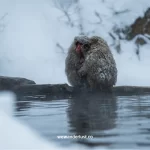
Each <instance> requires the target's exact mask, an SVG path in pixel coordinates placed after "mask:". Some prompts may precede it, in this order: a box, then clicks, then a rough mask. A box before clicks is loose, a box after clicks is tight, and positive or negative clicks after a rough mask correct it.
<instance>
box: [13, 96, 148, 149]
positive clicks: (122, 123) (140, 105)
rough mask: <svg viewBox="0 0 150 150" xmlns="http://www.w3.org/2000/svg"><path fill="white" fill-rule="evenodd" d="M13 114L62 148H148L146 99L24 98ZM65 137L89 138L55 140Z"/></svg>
mask: <svg viewBox="0 0 150 150" xmlns="http://www.w3.org/2000/svg"><path fill="white" fill-rule="evenodd" d="M31 100H32V101H31ZM41 100H42V101H41ZM15 114H16V116H17V118H19V119H20V120H21V121H23V122H24V123H25V124H27V125H29V126H30V127H31V128H33V129H34V130H36V131H37V132H38V133H39V134H40V135H41V136H43V137H45V138H46V139H48V140H49V141H50V140H52V141H54V142H55V143H57V144H58V145H61V146H65V147H66V146H73V145H76V144H81V145H85V146H94V147H95V148H98V147H99V148H100V147H106V148H119V149H120V148H121V149H127V148H130V149H131V148H133V149H135V148H136V149H141V148H142V149H143V148H149V147H150V128H149V124H150V95H133V96H108V95H103V96H100V95H84V94H83V95H80V96H77V97H76V98H74V99H64V100H53V101H48V99H47V100H46V101H44V99H40V100H38V98H33V99H29V98H27V99H24V101H20V102H19V101H18V102H17V105H16V113H15ZM68 135H87V136H88V135H90V136H93V138H89V139H79V138H77V139H58V138H57V136H68Z"/></svg>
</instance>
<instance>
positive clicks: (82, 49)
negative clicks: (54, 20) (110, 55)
mask: <svg viewBox="0 0 150 150" xmlns="http://www.w3.org/2000/svg"><path fill="white" fill-rule="evenodd" d="M74 43H75V51H76V53H77V54H78V55H79V56H80V58H85V56H86V54H87V52H88V51H89V50H90V47H91V41H90V39H89V38H88V37H87V36H77V37H75V38H74Z"/></svg>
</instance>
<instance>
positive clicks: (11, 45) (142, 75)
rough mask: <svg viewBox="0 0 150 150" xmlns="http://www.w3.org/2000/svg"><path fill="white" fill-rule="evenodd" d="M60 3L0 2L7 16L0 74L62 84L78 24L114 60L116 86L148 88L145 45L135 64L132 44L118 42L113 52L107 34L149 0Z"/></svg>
mask: <svg viewBox="0 0 150 150" xmlns="http://www.w3.org/2000/svg"><path fill="white" fill-rule="evenodd" d="M58 1H60V0H58ZM63 1H64V3H62V2H61V1H60V2H61V5H58V3H55V4H54V3H53V1H51V0H44V1H43V0H14V1H11V0H0V16H2V15H3V14H5V13H8V15H7V16H6V17H5V18H4V20H3V21H2V23H4V24H5V25H6V27H5V29H4V31H3V32H2V33H0V50H1V56H0V65H1V67H0V68H1V69H0V74H1V75H8V76H21V77H26V78H29V79H33V80H35V81H36V82H37V83H65V82H67V79H66V76H65V72H64V67H65V66H64V61H65V57H66V53H67V48H68V47H69V45H70V43H71V41H72V40H73V38H74V36H76V35H78V34H79V33H80V31H81V30H80V29H79V28H78V25H80V24H82V27H83V32H84V33H87V34H89V36H91V35H99V36H101V37H103V38H104V39H105V40H107V41H108V44H109V45H110V47H111V50H112V52H113V54H114V57H115V60H116V62H117V67H118V82H117V85H149V83H150V78H149V74H150V70H149V69H148V68H149V66H150V60H149V56H150V51H149V49H150V46H149V45H145V46H143V47H142V48H141V49H140V50H141V54H140V60H139V59H138V57H137V56H136V55H135V48H136V47H135V45H134V44H133V41H131V42H127V41H123V40H122V41H120V43H121V50H122V51H121V54H117V53H116V50H115V49H114V47H113V46H112V43H113V40H112V38H111V37H110V36H109V32H112V28H113V27H114V26H117V27H124V26H126V25H129V24H131V23H133V21H134V20H135V19H136V18H137V17H138V16H142V15H143V14H144V11H145V10H146V9H147V8H148V6H150V1H149V0H138V1H137V0H80V1H79V2H78V3H77V4H76V5H71V6H70V5H69V2H70V1H68V0H63ZM72 1H73V0H72ZM77 8H80V9H77ZM63 10H67V12H68V14H69V17H70V20H69V19H68V18H67V17H66V15H64V11H63ZM124 11H125V12H124ZM115 12H124V13H120V14H118V15H116V14H115ZM96 14H97V15H96ZM68 20H69V22H68ZM72 25H73V26H72ZM57 44H59V46H57Z"/></svg>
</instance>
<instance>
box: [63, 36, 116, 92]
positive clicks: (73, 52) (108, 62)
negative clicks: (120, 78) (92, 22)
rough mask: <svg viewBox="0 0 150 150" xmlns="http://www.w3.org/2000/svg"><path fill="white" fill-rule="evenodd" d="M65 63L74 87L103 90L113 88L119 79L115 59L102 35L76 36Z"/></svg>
mask: <svg viewBox="0 0 150 150" xmlns="http://www.w3.org/2000/svg"><path fill="white" fill-rule="evenodd" d="M65 63H66V68H65V71H66V75H67V78H68V81H69V83H70V84H71V85H72V86H74V87H82V86H84V87H86V88H90V89H101V90H103V89H110V88H112V87H113V85H115V83H116V81H117V68H116V63H115V60H114V58H113V55H112V53H111V51H110V49H109V47H108V45H107V43H106V42H105V41H104V40H103V39H102V38H100V37H97V36H93V37H91V38H89V37H86V36H77V37H75V38H74V41H73V43H72V44H71V46H70V48H69V51H68V56H67V58H66V62H65Z"/></svg>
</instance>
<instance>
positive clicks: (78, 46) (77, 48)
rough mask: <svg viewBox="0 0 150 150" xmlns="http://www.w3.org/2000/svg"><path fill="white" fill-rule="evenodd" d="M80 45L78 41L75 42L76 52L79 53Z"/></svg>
mask: <svg viewBox="0 0 150 150" xmlns="http://www.w3.org/2000/svg"><path fill="white" fill-rule="evenodd" d="M81 46H82V44H80V43H77V45H76V52H77V53H79V54H81Z"/></svg>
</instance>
